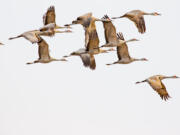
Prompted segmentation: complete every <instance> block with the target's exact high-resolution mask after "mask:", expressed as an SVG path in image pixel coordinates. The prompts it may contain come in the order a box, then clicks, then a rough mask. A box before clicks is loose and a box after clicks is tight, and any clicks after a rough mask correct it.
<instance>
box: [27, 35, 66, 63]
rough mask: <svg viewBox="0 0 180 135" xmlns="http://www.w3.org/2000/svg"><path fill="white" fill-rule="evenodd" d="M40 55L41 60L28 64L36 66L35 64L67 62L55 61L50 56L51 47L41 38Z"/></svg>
mask: <svg viewBox="0 0 180 135" xmlns="http://www.w3.org/2000/svg"><path fill="white" fill-rule="evenodd" d="M38 54H39V59H38V60H35V61H34V62H28V63H27V64H35V63H49V62H52V61H66V60H65V59H54V58H52V57H51V56H50V54H49V45H48V44H47V43H46V41H45V40H44V39H43V38H41V37H40V41H39V42H38Z"/></svg>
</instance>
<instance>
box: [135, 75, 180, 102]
mask: <svg viewBox="0 0 180 135" xmlns="http://www.w3.org/2000/svg"><path fill="white" fill-rule="evenodd" d="M167 78H179V77H177V76H164V75H155V76H151V77H149V78H148V79H146V80H143V81H141V82H136V84H139V83H144V82H147V83H149V85H150V86H151V87H152V88H153V89H154V90H155V91H156V92H157V93H158V94H159V96H160V97H161V99H162V100H165V101H166V100H168V99H169V98H170V96H169V94H168V92H167V90H166V87H165V85H164V84H163V82H162V80H163V79H167Z"/></svg>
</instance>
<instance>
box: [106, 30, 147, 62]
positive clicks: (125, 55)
mask: <svg viewBox="0 0 180 135" xmlns="http://www.w3.org/2000/svg"><path fill="white" fill-rule="evenodd" d="M117 37H118V40H123V41H124V40H125V39H124V36H123V34H122V33H118V34H117ZM117 56H118V61H116V62H114V63H111V64H107V65H113V64H129V63H131V62H134V61H147V59H146V58H142V59H135V58H132V57H131V56H130V55H129V50H128V46H127V44H126V43H123V44H121V45H120V46H117Z"/></svg>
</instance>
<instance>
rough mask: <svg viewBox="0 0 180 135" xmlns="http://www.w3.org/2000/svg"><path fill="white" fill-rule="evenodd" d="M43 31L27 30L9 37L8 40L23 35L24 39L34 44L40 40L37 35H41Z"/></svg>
mask: <svg viewBox="0 0 180 135" xmlns="http://www.w3.org/2000/svg"><path fill="white" fill-rule="evenodd" d="M43 33H44V32H41V31H39V30H32V31H27V32H24V33H22V34H20V35H18V36H16V37H11V38H9V40H12V39H16V38H20V37H24V38H25V39H27V40H29V41H30V42H31V43H32V44H34V43H38V42H39V41H40V36H39V35H41V34H43Z"/></svg>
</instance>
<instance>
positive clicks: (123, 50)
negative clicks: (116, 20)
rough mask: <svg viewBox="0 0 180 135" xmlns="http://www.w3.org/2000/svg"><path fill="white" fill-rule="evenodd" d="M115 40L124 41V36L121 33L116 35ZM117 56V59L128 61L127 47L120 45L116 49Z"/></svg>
mask: <svg viewBox="0 0 180 135" xmlns="http://www.w3.org/2000/svg"><path fill="white" fill-rule="evenodd" d="M117 38H118V40H124V36H123V34H122V33H121V32H119V33H117ZM117 56H118V59H119V60H121V59H127V58H128V59H130V55H129V51H128V46H127V44H126V43H124V44H122V45H121V46H118V47H117Z"/></svg>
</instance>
